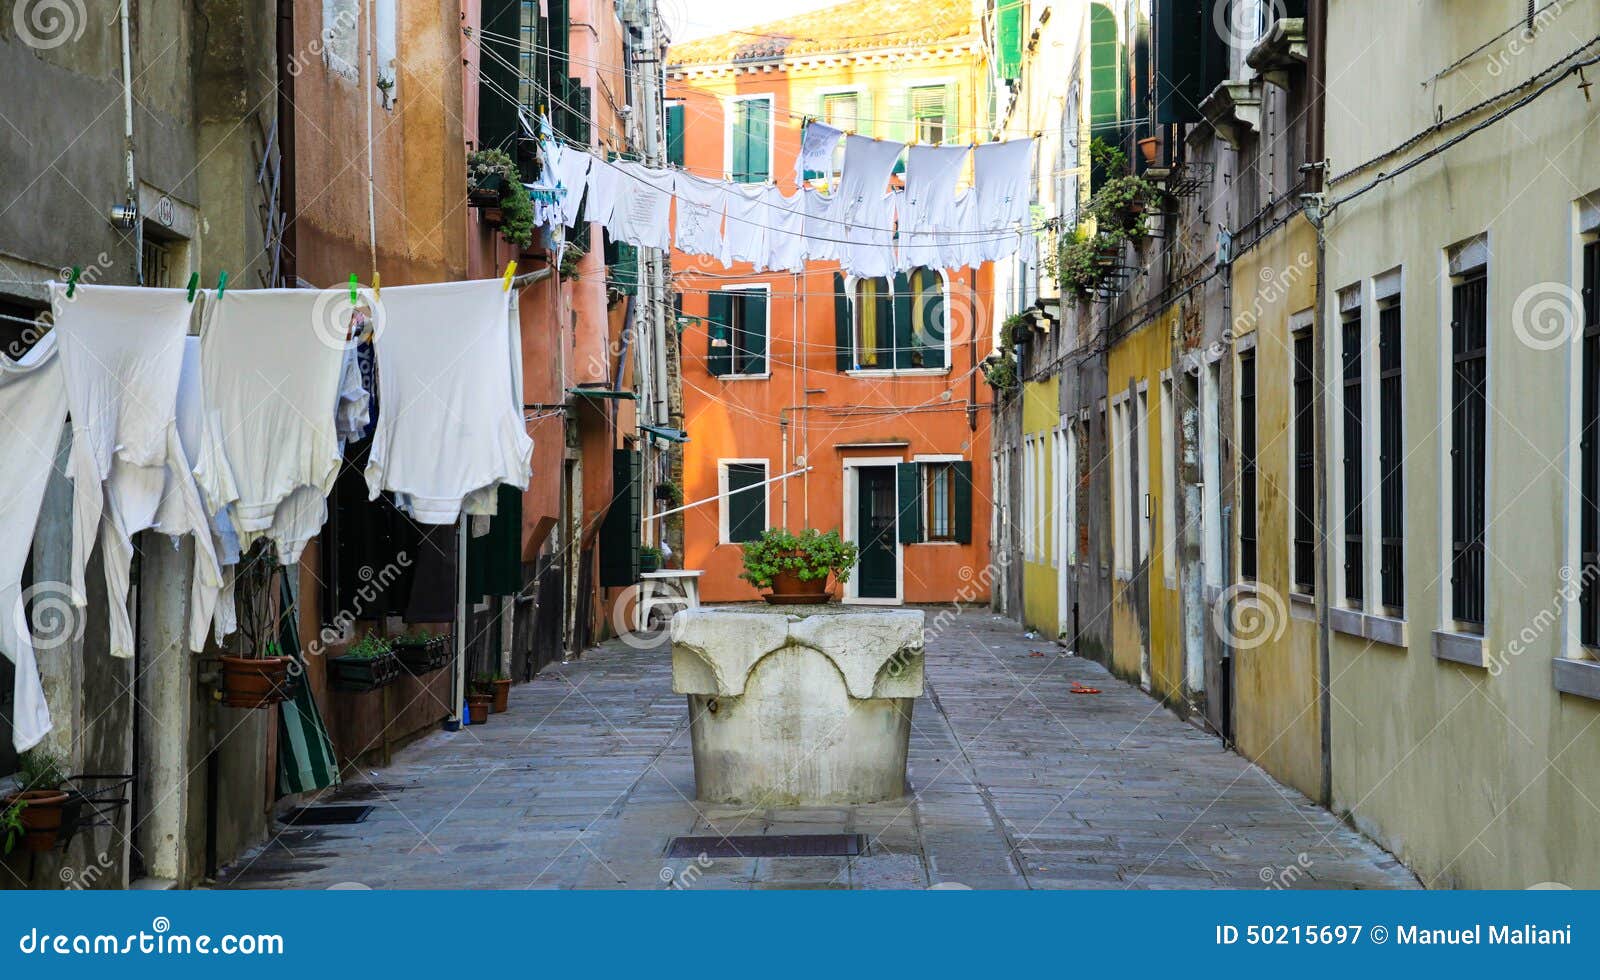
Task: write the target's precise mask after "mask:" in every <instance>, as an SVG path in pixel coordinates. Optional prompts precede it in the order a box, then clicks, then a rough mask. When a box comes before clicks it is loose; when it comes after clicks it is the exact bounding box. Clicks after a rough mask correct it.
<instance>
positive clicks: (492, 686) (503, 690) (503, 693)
mask: <svg viewBox="0 0 1600 980" xmlns="http://www.w3.org/2000/svg"><path fill="white" fill-rule="evenodd" d="M473 683H474V685H475V686H476V688H477V693H479V694H487V695H489V698H490V702H489V710H490V711H491V712H493V713H494V714H497V715H498V714H502V713H504V712H505V710H506V707H507V706H508V705H509V704H510V701H511V678H509V677H507V676H506V675H505V674H502V673H500V672H499V671H496V672H494V673H492V674H479V675H478V677H477V680H476V681H474V682H473Z"/></svg>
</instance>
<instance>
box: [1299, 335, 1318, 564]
mask: <svg viewBox="0 0 1600 980" xmlns="http://www.w3.org/2000/svg"><path fill="white" fill-rule="evenodd" d="M1315 356H1316V355H1315V354H1313V353H1312V343H1311V331H1310V330H1301V331H1299V332H1297V333H1295V334H1294V588H1295V591H1297V592H1301V593H1304V594H1305V595H1311V594H1313V593H1315V592H1316V589H1317V569H1316V561H1317V482H1316V480H1317V475H1316V465H1317V447H1316V431H1317V425H1316V417H1315V415H1314V414H1313V413H1312V410H1311V396H1312V378H1311V373H1312V372H1311V369H1312V361H1313V359H1314V358H1315Z"/></svg>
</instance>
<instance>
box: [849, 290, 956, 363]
mask: <svg viewBox="0 0 1600 980" xmlns="http://www.w3.org/2000/svg"><path fill="white" fill-rule="evenodd" d="M851 297H852V302H851V304H850V311H849V315H850V317H851V340H850V343H851V345H852V346H853V348H854V355H855V356H854V360H853V362H852V363H853V367H855V368H856V369H858V370H878V371H888V370H907V369H913V368H932V369H935V370H939V369H943V368H944V367H945V364H946V357H945V315H944V308H945V298H944V277H943V276H941V275H940V274H939V272H938V271H937V270H934V269H926V268H917V269H912V270H911V271H910V272H909V273H904V272H903V273H899V274H897V275H896V276H895V277H894V279H893V280H889V279H885V278H875V279H858V280H856V281H855V287H854V290H853V292H852V294H851Z"/></svg>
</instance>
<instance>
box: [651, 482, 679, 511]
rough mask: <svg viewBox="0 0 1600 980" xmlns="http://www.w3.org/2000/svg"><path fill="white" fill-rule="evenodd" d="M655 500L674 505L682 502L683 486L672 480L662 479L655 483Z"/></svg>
mask: <svg viewBox="0 0 1600 980" xmlns="http://www.w3.org/2000/svg"><path fill="white" fill-rule="evenodd" d="M656 500H658V501H660V502H661V503H663V504H670V505H671V506H673V507H676V506H678V505H679V504H681V503H683V488H682V487H680V486H678V484H677V483H676V482H675V481H673V480H662V481H661V482H660V483H657V484H656Z"/></svg>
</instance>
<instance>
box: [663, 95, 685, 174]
mask: <svg viewBox="0 0 1600 980" xmlns="http://www.w3.org/2000/svg"><path fill="white" fill-rule="evenodd" d="M683 120H684V108H683V103H682V102H669V103H667V162H668V163H670V164H672V165H673V166H675V167H681V166H683Z"/></svg>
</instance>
